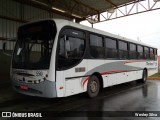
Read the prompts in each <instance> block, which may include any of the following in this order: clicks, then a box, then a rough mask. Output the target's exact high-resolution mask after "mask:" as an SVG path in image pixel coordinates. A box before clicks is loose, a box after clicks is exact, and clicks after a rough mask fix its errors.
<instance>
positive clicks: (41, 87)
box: [12, 80, 57, 98]
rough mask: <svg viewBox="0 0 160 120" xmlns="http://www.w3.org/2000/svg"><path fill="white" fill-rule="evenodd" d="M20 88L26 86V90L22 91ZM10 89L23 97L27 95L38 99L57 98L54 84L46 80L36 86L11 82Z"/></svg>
mask: <svg viewBox="0 0 160 120" xmlns="http://www.w3.org/2000/svg"><path fill="white" fill-rule="evenodd" d="M21 86H27V89H22V88H21ZM12 87H13V89H14V90H16V91H17V92H19V93H22V94H25V95H29V96H38V97H46V98H55V97H57V92H56V83H55V82H52V81H48V80H45V81H43V82H40V83H38V84H34V83H25V82H19V81H15V80H12Z"/></svg>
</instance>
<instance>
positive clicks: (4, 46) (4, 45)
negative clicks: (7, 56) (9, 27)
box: [3, 42, 6, 52]
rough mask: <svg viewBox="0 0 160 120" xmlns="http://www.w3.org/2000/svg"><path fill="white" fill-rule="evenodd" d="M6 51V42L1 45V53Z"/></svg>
mask: <svg viewBox="0 0 160 120" xmlns="http://www.w3.org/2000/svg"><path fill="white" fill-rule="evenodd" d="M5 51H6V42H4V43H3V52H5Z"/></svg>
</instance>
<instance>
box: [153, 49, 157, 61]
mask: <svg viewBox="0 0 160 120" xmlns="http://www.w3.org/2000/svg"><path fill="white" fill-rule="evenodd" d="M154 60H157V49H154Z"/></svg>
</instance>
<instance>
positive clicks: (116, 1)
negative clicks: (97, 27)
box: [15, 0, 160, 24]
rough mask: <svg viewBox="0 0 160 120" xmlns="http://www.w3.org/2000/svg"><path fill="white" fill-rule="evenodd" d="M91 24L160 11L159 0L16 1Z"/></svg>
mask: <svg viewBox="0 0 160 120" xmlns="http://www.w3.org/2000/svg"><path fill="white" fill-rule="evenodd" d="M15 1H18V2H21V3H23V4H27V5H31V6H34V7H37V8H41V9H44V10H47V11H50V12H54V13H56V14H60V15H62V16H65V17H68V18H71V19H76V21H77V22H80V21H83V20H88V21H89V22H90V23H91V24H94V23H98V22H102V21H107V20H111V19H115V18H119V17H125V16H129V15H133V14H138V13H142V12H147V11H151V10H156V9H160V2H159V0H23V1H22V0H15Z"/></svg>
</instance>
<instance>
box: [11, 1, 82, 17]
mask: <svg viewBox="0 0 160 120" xmlns="http://www.w3.org/2000/svg"><path fill="white" fill-rule="evenodd" d="M14 1H17V2H19V3H21V4H25V5H29V6H33V7H35V8H39V9H42V10H46V11H48V12H52V13H55V14H59V15H62V16H65V17H68V18H70V19H74V18H76V19H78V20H84V18H82V19H81V18H78V17H76V16H72V15H71V14H69V13H67V12H65V13H63V12H59V11H56V10H54V9H52V8H51V7H50V6H46V5H43V4H38V3H36V2H33V1H31V0H23V1H22V0H14Z"/></svg>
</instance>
